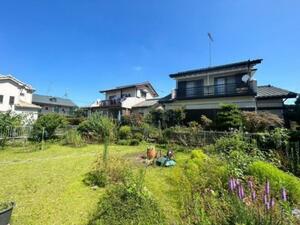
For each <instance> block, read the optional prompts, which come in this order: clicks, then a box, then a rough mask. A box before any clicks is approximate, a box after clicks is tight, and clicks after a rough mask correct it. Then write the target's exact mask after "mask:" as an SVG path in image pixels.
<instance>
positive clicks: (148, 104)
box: [132, 99, 159, 108]
mask: <svg viewBox="0 0 300 225" xmlns="http://www.w3.org/2000/svg"><path fill="white" fill-rule="evenodd" d="M158 100H159V99H147V100H145V101H143V102H140V103H138V104H136V105H134V106H133V107H132V108H147V107H151V106H154V105H155V104H157V103H158Z"/></svg>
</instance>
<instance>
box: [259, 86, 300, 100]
mask: <svg viewBox="0 0 300 225" xmlns="http://www.w3.org/2000/svg"><path fill="white" fill-rule="evenodd" d="M276 97H278V98H295V97H297V93H295V92H292V91H288V90H285V89H282V88H278V87H274V86H272V85H263V86H258V87H257V98H276Z"/></svg>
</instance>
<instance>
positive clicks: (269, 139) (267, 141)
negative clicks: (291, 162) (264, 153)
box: [256, 128, 289, 150]
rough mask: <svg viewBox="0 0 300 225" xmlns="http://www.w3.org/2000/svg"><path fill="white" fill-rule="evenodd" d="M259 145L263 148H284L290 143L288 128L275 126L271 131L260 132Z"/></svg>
mask: <svg viewBox="0 0 300 225" xmlns="http://www.w3.org/2000/svg"><path fill="white" fill-rule="evenodd" d="M256 139H257V145H258V147H259V148H260V149H262V150H270V149H273V150H282V149H284V148H285V146H286V145H287V143H288V139H289V134H288V130H287V129H284V128H275V129H274V130H272V131H270V132H264V133H258V134H257V135H256Z"/></svg>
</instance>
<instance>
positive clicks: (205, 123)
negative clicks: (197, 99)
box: [200, 115, 213, 130]
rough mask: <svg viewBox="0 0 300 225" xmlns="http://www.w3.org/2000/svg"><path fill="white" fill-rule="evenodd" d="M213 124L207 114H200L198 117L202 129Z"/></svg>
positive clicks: (206, 128)
mask: <svg viewBox="0 0 300 225" xmlns="http://www.w3.org/2000/svg"><path fill="white" fill-rule="evenodd" d="M212 124H213V121H212V120H211V119H209V118H208V117H207V116H205V115H202V116H201V118H200V125H201V126H202V127H203V129H205V130H208V129H209V128H211V126H212Z"/></svg>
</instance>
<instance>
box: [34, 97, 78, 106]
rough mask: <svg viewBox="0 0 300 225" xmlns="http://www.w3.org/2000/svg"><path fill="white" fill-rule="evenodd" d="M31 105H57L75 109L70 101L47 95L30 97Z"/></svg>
mask: <svg viewBox="0 0 300 225" xmlns="http://www.w3.org/2000/svg"><path fill="white" fill-rule="evenodd" d="M32 103H34V104H37V105H38V104H46V105H59V106H68V107H76V106H77V105H76V104H75V103H74V102H73V101H72V100H70V99H67V98H60V97H54V96H47V95H38V94H33V95H32Z"/></svg>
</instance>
